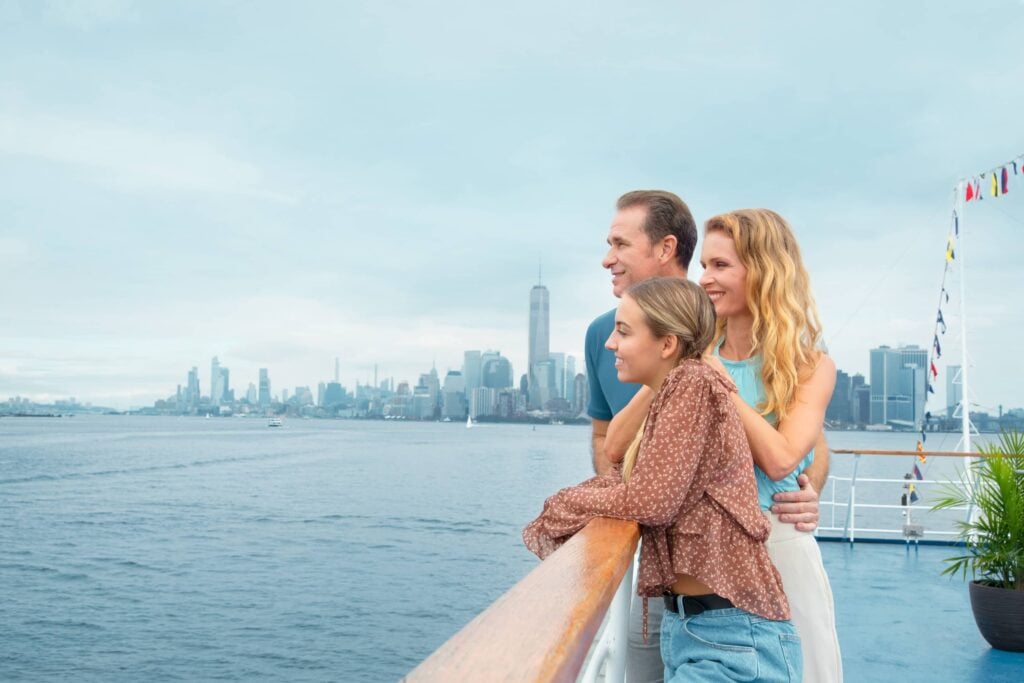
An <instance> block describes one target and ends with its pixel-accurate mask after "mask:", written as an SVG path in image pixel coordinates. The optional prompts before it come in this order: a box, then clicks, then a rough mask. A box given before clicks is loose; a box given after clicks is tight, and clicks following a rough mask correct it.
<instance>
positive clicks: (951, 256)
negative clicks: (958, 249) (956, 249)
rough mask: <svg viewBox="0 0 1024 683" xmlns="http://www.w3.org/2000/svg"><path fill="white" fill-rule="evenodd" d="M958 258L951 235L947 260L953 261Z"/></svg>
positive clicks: (947, 244)
mask: <svg viewBox="0 0 1024 683" xmlns="http://www.w3.org/2000/svg"><path fill="white" fill-rule="evenodd" d="M955 258H956V254H954V253H953V238H952V237H950V238H949V241H948V242H947V243H946V262H947V263H952V262H953V259H955Z"/></svg>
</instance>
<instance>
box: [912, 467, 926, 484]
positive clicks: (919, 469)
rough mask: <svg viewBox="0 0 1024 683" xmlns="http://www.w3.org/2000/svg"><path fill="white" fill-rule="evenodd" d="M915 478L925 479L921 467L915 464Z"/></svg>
mask: <svg viewBox="0 0 1024 683" xmlns="http://www.w3.org/2000/svg"><path fill="white" fill-rule="evenodd" d="M914 479H917V480H918V481H924V475H923V474H921V468H920V467H918V466H917V465H914Z"/></svg>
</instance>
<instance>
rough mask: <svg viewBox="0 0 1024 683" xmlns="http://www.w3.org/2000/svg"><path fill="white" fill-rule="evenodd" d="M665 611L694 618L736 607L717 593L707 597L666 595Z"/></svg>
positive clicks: (709, 594)
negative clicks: (712, 611) (703, 613)
mask: <svg viewBox="0 0 1024 683" xmlns="http://www.w3.org/2000/svg"><path fill="white" fill-rule="evenodd" d="M664 598H665V609H667V610H669V611H670V612H676V613H677V614H682V615H684V616H687V617H693V616H696V615H698V614H701V613H702V612H707V611H708V610H713V609H726V608H729V607H735V606H736V605H734V604H732V602H730V601H729V599H728V598H723V597H722V596H721V595H716V594H715V593H708V594H707V595H666V596H664Z"/></svg>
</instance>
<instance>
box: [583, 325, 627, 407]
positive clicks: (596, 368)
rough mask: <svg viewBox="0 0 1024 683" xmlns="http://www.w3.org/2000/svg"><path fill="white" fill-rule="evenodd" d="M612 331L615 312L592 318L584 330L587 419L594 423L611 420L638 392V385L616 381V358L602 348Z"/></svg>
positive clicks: (617, 378)
mask: <svg viewBox="0 0 1024 683" xmlns="http://www.w3.org/2000/svg"><path fill="white" fill-rule="evenodd" d="M614 329H615V309H614V308H613V309H612V310H610V311H608V312H607V313H605V314H604V315H600V316H598V317H597V318H595V319H594V322H592V323H590V327H588V328H587V339H586V343H585V346H584V352H585V354H586V361H587V383H588V384H589V385H590V402H589V403H588V404H587V415H589V416H590V417H592V418H593V419H595V420H611V419H612V417H614V416H615V414H616V413H618V412H619V411H620V410H622V409H623V408H625V407H626V404H627V403H629V401H630V399H632V398H633V396H635V395H636V392H637V391H639V390H640V385H639V384H625V383H623V382H620V381H619V377H618V372H617V371H616V370H615V354H614V353H612V352H611V351H609V350H608V349H606V348H605V347H604V343H605V342H606V341H608V337H609V336H611V333H612V330H614Z"/></svg>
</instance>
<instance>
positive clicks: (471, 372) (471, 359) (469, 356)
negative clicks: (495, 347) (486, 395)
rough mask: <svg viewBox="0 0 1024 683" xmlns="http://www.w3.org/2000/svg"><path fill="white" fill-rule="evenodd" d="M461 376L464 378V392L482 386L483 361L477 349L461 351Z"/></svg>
mask: <svg viewBox="0 0 1024 683" xmlns="http://www.w3.org/2000/svg"><path fill="white" fill-rule="evenodd" d="M462 376H463V377H465V378H466V393H467V394H469V393H470V392H471V391H473V389H477V388H479V387H482V386H483V362H482V356H481V355H480V352H479V351H466V352H465V353H463V362H462Z"/></svg>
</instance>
